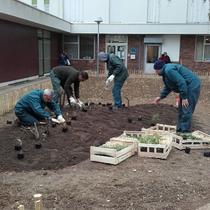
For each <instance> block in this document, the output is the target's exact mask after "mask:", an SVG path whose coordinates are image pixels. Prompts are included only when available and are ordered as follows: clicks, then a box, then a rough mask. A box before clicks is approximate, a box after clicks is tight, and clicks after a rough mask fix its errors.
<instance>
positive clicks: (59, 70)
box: [50, 66, 88, 107]
mask: <svg viewBox="0 0 210 210" xmlns="http://www.w3.org/2000/svg"><path fill="white" fill-rule="evenodd" d="M50 77H51V82H52V86H53V89H54V91H55V94H56V97H57V101H58V99H59V98H60V96H61V89H60V87H62V88H63V89H64V91H65V93H66V95H67V98H68V102H69V103H70V104H71V105H78V106H80V107H83V106H84V103H83V102H82V101H80V100H79V86H80V82H81V81H85V80H87V79H88V73H87V72H84V71H78V70H76V69H75V68H73V67H71V66H56V67H54V68H53V69H52V70H51V72H50ZM72 84H74V96H73V90H72V87H71V85H72Z"/></svg>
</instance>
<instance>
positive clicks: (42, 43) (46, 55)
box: [37, 29, 51, 76]
mask: <svg viewBox="0 0 210 210" xmlns="http://www.w3.org/2000/svg"><path fill="white" fill-rule="evenodd" d="M37 36H38V49H39V75H40V76H42V75H44V74H45V73H48V72H49V71H50V69H51V34H50V32H49V31H45V30H41V29H39V30H38V31H37Z"/></svg>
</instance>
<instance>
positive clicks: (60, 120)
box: [57, 115, 65, 123]
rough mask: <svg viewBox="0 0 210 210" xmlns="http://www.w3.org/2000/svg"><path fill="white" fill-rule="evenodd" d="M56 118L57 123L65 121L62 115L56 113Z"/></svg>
mask: <svg viewBox="0 0 210 210" xmlns="http://www.w3.org/2000/svg"><path fill="white" fill-rule="evenodd" d="M57 119H58V121H59V123H64V122H65V119H64V118H63V116H62V115H58V117H57Z"/></svg>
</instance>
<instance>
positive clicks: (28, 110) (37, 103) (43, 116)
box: [15, 89, 65, 126]
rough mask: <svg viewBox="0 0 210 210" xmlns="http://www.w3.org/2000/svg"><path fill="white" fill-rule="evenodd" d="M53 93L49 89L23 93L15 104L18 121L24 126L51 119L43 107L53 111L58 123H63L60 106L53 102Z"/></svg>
mask: <svg viewBox="0 0 210 210" xmlns="http://www.w3.org/2000/svg"><path fill="white" fill-rule="evenodd" d="M53 95H54V92H53V90H51V89H45V90H41V89H40V90H32V91H31V92H29V93H27V94H26V95H24V96H23V97H22V98H21V99H20V100H19V101H18V102H17V103H16V105H15V114H16V116H17V118H18V119H19V121H20V123H21V124H22V125H24V126H31V125H34V123H39V122H40V121H45V120H49V119H51V117H50V113H49V112H47V111H45V107H48V108H49V109H50V110H51V111H53V112H54V113H55V115H56V117H57V120H58V121H59V123H64V122H65V119H64V118H63V116H62V114H61V110H60V107H59V106H58V104H57V103H55V102H54V100H53Z"/></svg>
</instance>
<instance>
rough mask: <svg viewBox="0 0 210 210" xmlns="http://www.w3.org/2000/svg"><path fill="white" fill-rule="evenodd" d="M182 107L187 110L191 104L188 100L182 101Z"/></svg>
mask: <svg viewBox="0 0 210 210" xmlns="http://www.w3.org/2000/svg"><path fill="white" fill-rule="evenodd" d="M182 106H183V107H185V108H187V107H188V106H189V102H188V100H187V99H182Z"/></svg>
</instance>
